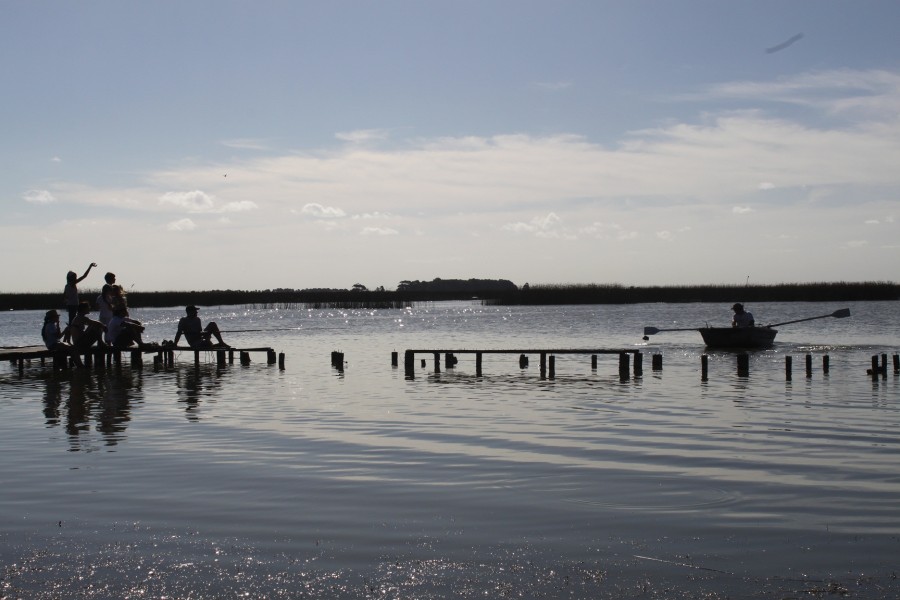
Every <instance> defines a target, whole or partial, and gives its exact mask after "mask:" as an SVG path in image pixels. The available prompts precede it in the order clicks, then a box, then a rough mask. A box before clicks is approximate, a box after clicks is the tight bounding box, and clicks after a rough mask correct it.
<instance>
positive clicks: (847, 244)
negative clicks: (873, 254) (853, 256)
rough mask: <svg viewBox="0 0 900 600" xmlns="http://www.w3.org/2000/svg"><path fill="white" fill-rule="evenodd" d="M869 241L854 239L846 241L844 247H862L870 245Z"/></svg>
mask: <svg viewBox="0 0 900 600" xmlns="http://www.w3.org/2000/svg"><path fill="white" fill-rule="evenodd" d="M868 245H869V242H867V241H866V240H852V241H849V242H845V243H844V248H862V247H864V246H868Z"/></svg>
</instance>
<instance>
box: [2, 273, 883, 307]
mask: <svg viewBox="0 0 900 600" xmlns="http://www.w3.org/2000/svg"><path fill="white" fill-rule="evenodd" d="M444 281H445V282H447V281H452V280H444ZM470 281H471V280H470ZM97 293H98V292H97V291H96V290H84V291H83V292H82V293H81V298H82V299H83V300H90V301H91V302H92V304H93V299H94V298H95V297H96V296H97ZM473 298H478V299H479V300H480V301H481V302H482V303H483V304H486V305H497V306H500V305H516V304H520V305H549V304H638V303H646V302H670V303H679V302H724V303H732V302H744V303H748V302H838V301H841V302H849V301H854V300H898V299H900V285H898V284H896V283H890V282H862V283H848V282H836V283H785V284H774V285H749V286H748V285H700V286H651V287H626V286H622V285H617V284H607V285H604V284H583V285H579V284H573V285H537V284H536V285H528V284H526V285H524V286H522V287H521V288H518V287H516V286H515V285H513V286H512V287H510V286H508V285H502V286H491V287H490V288H488V289H483V288H479V287H478V286H474V285H466V286H463V287H462V288H454V287H453V286H443V285H442V286H436V287H429V286H423V288H420V287H418V286H408V287H405V288H403V289H398V290H396V291H385V290H359V289H354V290H340V289H331V290H285V289H282V290H256V291H242V290H208V291H198V292H189V291H168V292H142V291H136V292H131V293H129V294H128V304H129V306H131V307H135V308H150V307H160V308H164V307H178V306H186V305H188V304H196V305H198V306H237V305H248V306H253V307H256V308H278V309H282V308H284V309H288V308H290V309H295V308H350V309H353V308H359V309H367V308H404V307H407V306H411V305H413V304H416V303H421V302H437V301H446V300H470V299H473ZM49 308H56V309H60V308H62V294H59V293H22V294H2V293H0V310H45V309H49Z"/></svg>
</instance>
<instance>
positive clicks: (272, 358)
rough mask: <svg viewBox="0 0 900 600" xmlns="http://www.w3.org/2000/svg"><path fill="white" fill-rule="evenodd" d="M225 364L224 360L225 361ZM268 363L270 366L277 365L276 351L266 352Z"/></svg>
mask: <svg viewBox="0 0 900 600" xmlns="http://www.w3.org/2000/svg"><path fill="white" fill-rule="evenodd" d="M223 362H224V359H223ZM266 362H267V363H268V364H270V365H274V364H275V351H274V350H266Z"/></svg>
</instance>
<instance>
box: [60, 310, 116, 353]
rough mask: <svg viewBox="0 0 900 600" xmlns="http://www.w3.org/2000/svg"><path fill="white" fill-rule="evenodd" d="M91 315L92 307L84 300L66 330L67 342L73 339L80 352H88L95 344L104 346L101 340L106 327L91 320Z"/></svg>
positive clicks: (73, 343)
mask: <svg viewBox="0 0 900 600" xmlns="http://www.w3.org/2000/svg"><path fill="white" fill-rule="evenodd" d="M89 314H91V305H90V304H89V303H88V302H86V301H84V300H82V301H81V302H80V303H79V304H78V314H77V315H75V318H74V319H72V322H71V323H69V326H68V327H67V328H66V329H67V333H66V335H65V338H66V340H67V341H68V339H71V341H72V345H73V346H75V347H76V348H78V349H79V350H87V349H88V348H90V347H91V346H93V345H94V344H95V343H99V344H101V345H102V344H103V342H102V341H101V340H102V338H103V332H104V331H106V325H104V324H103V323H101V322H100V321H95V320H94V319H92V318H90V317H89V316H88V315H89Z"/></svg>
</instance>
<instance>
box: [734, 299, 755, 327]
mask: <svg viewBox="0 0 900 600" xmlns="http://www.w3.org/2000/svg"><path fill="white" fill-rule="evenodd" d="M731 310H733V311H734V317H733V318H732V319H731V326H732V327H756V321H754V320H753V315H752V314H751V313H749V312H747V311H746V310H744V305H743V304H741V303H740V302H738V303H737V304H735V305H734V306H732V307H731Z"/></svg>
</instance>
